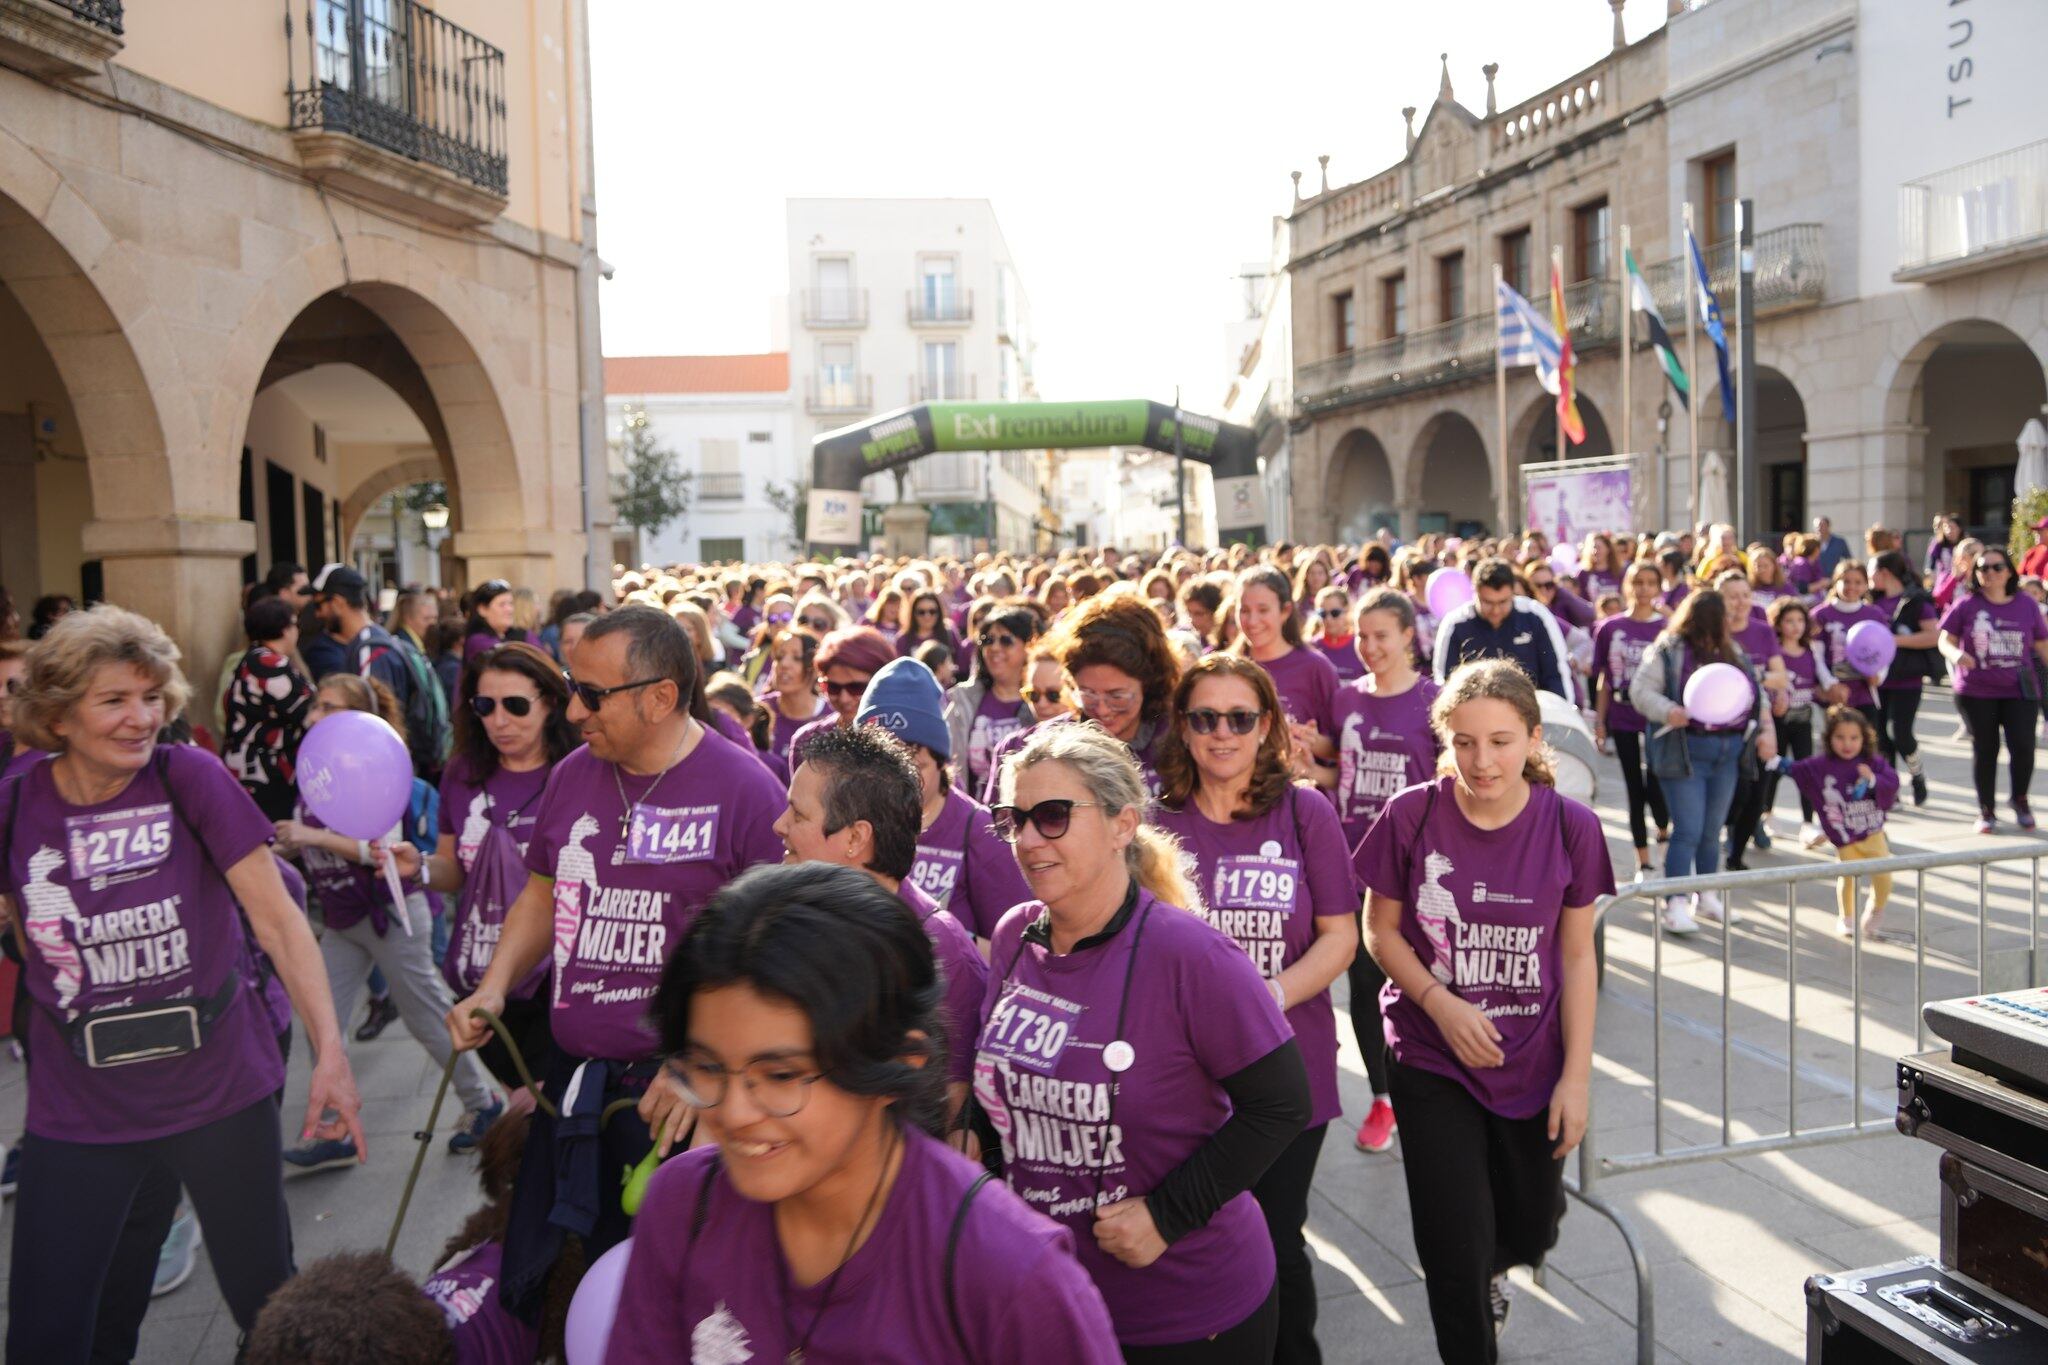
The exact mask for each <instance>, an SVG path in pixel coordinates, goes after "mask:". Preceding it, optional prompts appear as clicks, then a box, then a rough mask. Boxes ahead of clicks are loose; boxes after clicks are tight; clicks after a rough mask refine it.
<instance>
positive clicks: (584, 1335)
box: [562, 1237, 633, 1365]
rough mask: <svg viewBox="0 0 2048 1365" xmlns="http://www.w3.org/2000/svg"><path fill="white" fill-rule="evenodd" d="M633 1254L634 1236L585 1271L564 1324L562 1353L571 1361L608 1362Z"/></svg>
mask: <svg viewBox="0 0 2048 1365" xmlns="http://www.w3.org/2000/svg"><path fill="white" fill-rule="evenodd" d="M632 1256H633V1239H632V1238H631V1237H628V1238H627V1239H626V1240H625V1241H623V1242H621V1243H619V1244H618V1245H617V1246H615V1247H613V1248H612V1249H611V1250H610V1251H607V1252H606V1253H605V1254H604V1255H602V1256H600V1257H598V1258H597V1264H595V1265H593V1266H591V1267H590V1269H588V1270H586V1271H584V1272H583V1282H582V1283H581V1284H579V1285H577V1286H576V1296H575V1297H574V1298H572V1299H570V1300H569V1316H568V1318H567V1320H566V1321H565V1322H564V1323H563V1324H562V1353H563V1354H564V1355H566V1356H567V1357H568V1358H569V1365H604V1355H605V1347H606V1346H608V1345H610V1344H611V1339H612V1323H613V1321H615V1320H616V1319H617V1318H618V1316H619V1296H620V1294H621V1293H623V1292H624V1290H625V1288H626V1262H627V1261H628V1260H630V1259H632Z"/></svg>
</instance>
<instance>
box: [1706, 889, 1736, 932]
mask: <svg viewBox="0 0 2048 1365" xmlns="http://www.w3.org/2000/svg"><path fill="white" fill-rule="evenodd" d="M1699 911H1700V918H1701V919H1703V920H1708V921H1711V922H1712V923H1714V924H1733V923H1735V922H1736V921H1737V920H1739V919H1741V918H1742V916H1740V915H1739V914H1737V913H1736V912H1735V911H1733V910H1731V909H1727V908H1726V907H1724V906H1723V905H1722V904H1721V893H1720V892H1718V891H1702V892H1700V905H1699Z"/></svg>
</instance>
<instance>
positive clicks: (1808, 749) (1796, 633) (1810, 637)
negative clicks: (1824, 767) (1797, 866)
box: [1764, 597, 1849, 848]
mask: <svg viewBox="0 0 2048 1365" xmlns="http://www.w3.org/2000/svg"><path fill="white" fill-rule="evenodd" d="M1769 615H1770V621H1771V630H1772V632H1773V633H1775V634H1776V635H1777V637H1778V657H1779V658H1781V659H1783V660H1784V661H1785V680H1786V683H1787V684H1788V686H1789V689H1790V690H1789V691H1788V692H1787V693H1786V695H1785V714H1784V715H1782V716H1780V717H1778V718H1777V726H1778V745H1779V748H1780V750H1781V751H1782V752H1783V754H1784V755H1785V756H1786V757H1788V758H1790V759H1792V760H1793V761H1794V762H1797V761H1798V760H1799V759H1802V758H1811V757H1812V756H1813V706H1814V703H1815V702H1822V703H1826V704H1829V705H1833V704H1836V703H1839V702H1841V701H1844V700H1846V699H1847V698H1848V695H1849V689H1848V688H1847V687H1845V686H1843V685H1842V684H1841V683H1838V682H1835V681H1834V675H1833V673H1832V672H1831V671H1830V670H1829V668H1828V657H1827V645H1826V644H1825V643H1824V642H1823V641H1822V640H1820V639H1819V638H1818V637H1817V636H1815V635H1814V633H1813V616H1812V614H1811V613H1809V612H1808V611H1807V609H1806V604H1805V603H1804V602H1802V601H1800V600H1799V599H1798V598H1796V597H1781V598H1779V599H1778V600H1777V601H1776V602H1773V603H1771V610H1770V613H1769ZM1781 771H1782V765H1780V766H1779V767H1776V768H1772V769H1770V770H1769V772H1768V773H1767V774H1766V775H1765V778H1764V788H1765V790H1764V813H1765V814H1766V815H1769V813H1770V810H1771V807H1772V806H1774V805H1776V804H1777V800H1778V778H1779V776H1780V775H1781ZM1799 818H1800V825H1799V842H1800V844H1801V845H1802V846H1803V847H1806V848H1819V847H1820V846H1821V845H1822V844H1823V843H1825V842H1826V841H1827V835H1826V834H1824V833H1822V832H1821V827H1820V825H1819V824H1818V823H1817V822H1816V821H1815V820H1814V818H1813V802H1812V801H1811V800H1809V799H1808V798H1807V795H1806V793H1804V792H1800V794H1799Z"/></svg>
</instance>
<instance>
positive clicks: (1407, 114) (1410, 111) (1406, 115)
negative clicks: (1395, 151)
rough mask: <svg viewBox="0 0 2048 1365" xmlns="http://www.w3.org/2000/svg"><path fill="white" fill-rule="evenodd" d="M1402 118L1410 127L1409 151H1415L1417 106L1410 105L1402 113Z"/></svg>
mask: <svg viewBox="0 0 2048 1365" xmlns="http://www.w3.org/2000/svg"><path fill="white" fill-rule="evenodd" d="M1401 118H1402V120H1403V121H1404V122H1406V123H1407V125H1408V150H1409V151H1411V152H1412V151H1414V150H1415V106H1414V105H1412V104H1411V105H1409V106H1408V107H1407V108H1405V109H1403V110H1402V111H1401Z"/></svg>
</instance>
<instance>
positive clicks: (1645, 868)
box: [1636, 863, 1657, 882]
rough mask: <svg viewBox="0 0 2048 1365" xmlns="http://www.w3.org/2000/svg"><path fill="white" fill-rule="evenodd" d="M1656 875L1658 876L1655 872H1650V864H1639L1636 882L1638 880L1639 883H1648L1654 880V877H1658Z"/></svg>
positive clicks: (1637, 865)
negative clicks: (1651, 879)
mask: <svg viewBox="0 0 2048 1365" xmlns="http://www.w3.org/2000/svg"><path fill="white" fill-rule="evenodd" d="M1656 875H1657V874H1656V873H1654V872H1652V871H1650V865H1649V864H1648V863H1637V864H1636V880H1637V881H1639V882H1646V881H1648V880H1650V878H1652V877H1654V876H1656Z"/></svg>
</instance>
